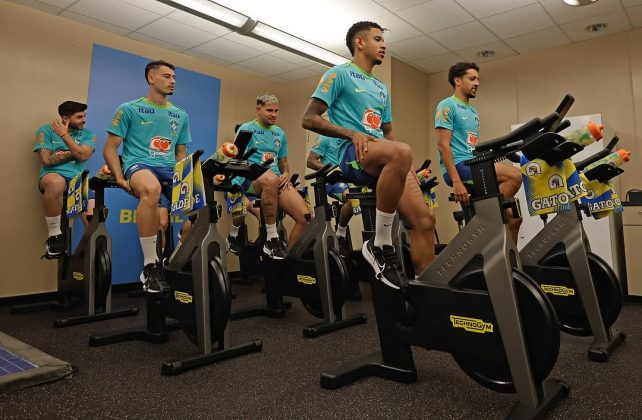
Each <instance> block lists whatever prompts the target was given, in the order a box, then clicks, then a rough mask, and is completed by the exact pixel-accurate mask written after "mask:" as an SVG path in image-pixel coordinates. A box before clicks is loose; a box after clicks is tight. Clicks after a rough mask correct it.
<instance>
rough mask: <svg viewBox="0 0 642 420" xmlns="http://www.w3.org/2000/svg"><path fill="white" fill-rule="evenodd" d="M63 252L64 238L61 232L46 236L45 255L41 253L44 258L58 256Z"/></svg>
mask: <svg viewBox="0 0 642 420" xmlns="http://www.w3.org/2000/svg"><path fill="white" fill-rule="evenodd" d="M64 253H65V238H64V237H63V236H62V233H61V234H59V235H54V236H50V237H48V238H47V241H46V242H45V255H43V257H44V258H47V259H54V258H60V257H61V256H62V254H64Z"/></svg>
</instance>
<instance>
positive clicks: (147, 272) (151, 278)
mask: <svg viewBox="0 0 642 420" xmlns="http://www.w3.org/2000/svg"><path fill="white" fill-rule="evenodd" d="M140 281H141V283H143V290H144V291H145V292H147V293H169V291H170V287H169V284H167V282H166V281H165V276H164V273H163V268H162V267H161V266H160V264H159V263H152V264H147V265H146V266H145V267H143V272H142V273H140Z"/></svg>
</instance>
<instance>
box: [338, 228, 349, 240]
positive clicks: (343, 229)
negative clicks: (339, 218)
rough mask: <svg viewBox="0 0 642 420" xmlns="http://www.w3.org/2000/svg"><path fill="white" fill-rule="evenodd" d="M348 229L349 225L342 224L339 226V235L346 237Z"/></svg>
mask: <svg viewBox="0 0 642 420" xmlns="http://www.w3.org/2000/svg"><path fill="white" fill-rule="evenodd" d="M347 231H348V227H347V226H341V225H339V226H337V236H340V237H342V238H345V237H346V232H347Z"/></svg>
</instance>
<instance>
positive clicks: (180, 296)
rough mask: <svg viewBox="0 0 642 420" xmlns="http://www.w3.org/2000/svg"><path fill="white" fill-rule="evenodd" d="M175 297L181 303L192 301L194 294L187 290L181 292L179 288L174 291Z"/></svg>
mask: <svg viewBox="0 0 642 420" xmlns="http://www.w3.org/2000/svg"><path fill="white" fill-rule="evenodd" d="M174 299H176V300H177V301H179V302H180V303H192V300H193V299H192V295H190V294H189V293H185V292H179V291H178V290H175V291H174Z"/></svg>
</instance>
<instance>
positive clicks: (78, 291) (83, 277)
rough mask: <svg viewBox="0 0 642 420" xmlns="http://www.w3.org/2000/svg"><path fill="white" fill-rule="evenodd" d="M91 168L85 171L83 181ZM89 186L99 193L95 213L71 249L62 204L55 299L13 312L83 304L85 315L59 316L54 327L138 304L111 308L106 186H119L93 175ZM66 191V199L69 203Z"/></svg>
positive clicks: (127, 312)
mask: <svg viewBox="0 0 642 420" xmlns="http://www.w3.org/2000/svg"><path fill="white" fill-rule="evenodd" d="M87 174H88V171H87V170H85V171H84V172H83V173H82V179H83V181H84V180H85V179H86V177H87ZM89 188H91V189H92V190H94V192H95V194H96V198H95V199H96V205H95V208H94V215H93V217H92V219H91V220H90V221H89V224H88V226H87V228H86V229H85V231H84V233H83V236H82V238H81V239H80V242H79V243H78V245H76V248H75V249H73V250H72V234H71V233H72V226H71V225H72V224H70V220H69V218H68V217H67V208H66V205H63V209H62V216H61V219H60V220H61V226H60V228H61V230H62V232H63V235H64V241H65V252H64V253H63V255H62V256H60V257H59V258H58V292H57V297H56V300H55V301H50V302H40V303H34V304H25V305H15V306H12V307H11V313H12V314H23V313H28V312H36V311H47V310H56V311H70V310H73V309H74V308H77V307H78V306H82V312H83V315H80V316H73V317H68V318H59V319H55V320H54V321H53V325H54V327H55V328H63V327H71V326H74V325H79V324H87V323H90V322H97V321H104V320H107V319H113V318H120V317H124V316H133V315H136V314H138V308H136V307H127V308H122V309H117V310H112V307H111V273H112V271H111V235H110V234H109V232H108V231H107V229H106V227H105V223H106V220H107V214H108V209H107V207H105V188H118V185H116V182H115V180H114V178H107V179H105V177H98V176H95V177H92V178H91V179H90V180H89ZM67 193H68V191H65V193H64V195H63V203H65V204H66V203H67Z"/></svg>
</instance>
